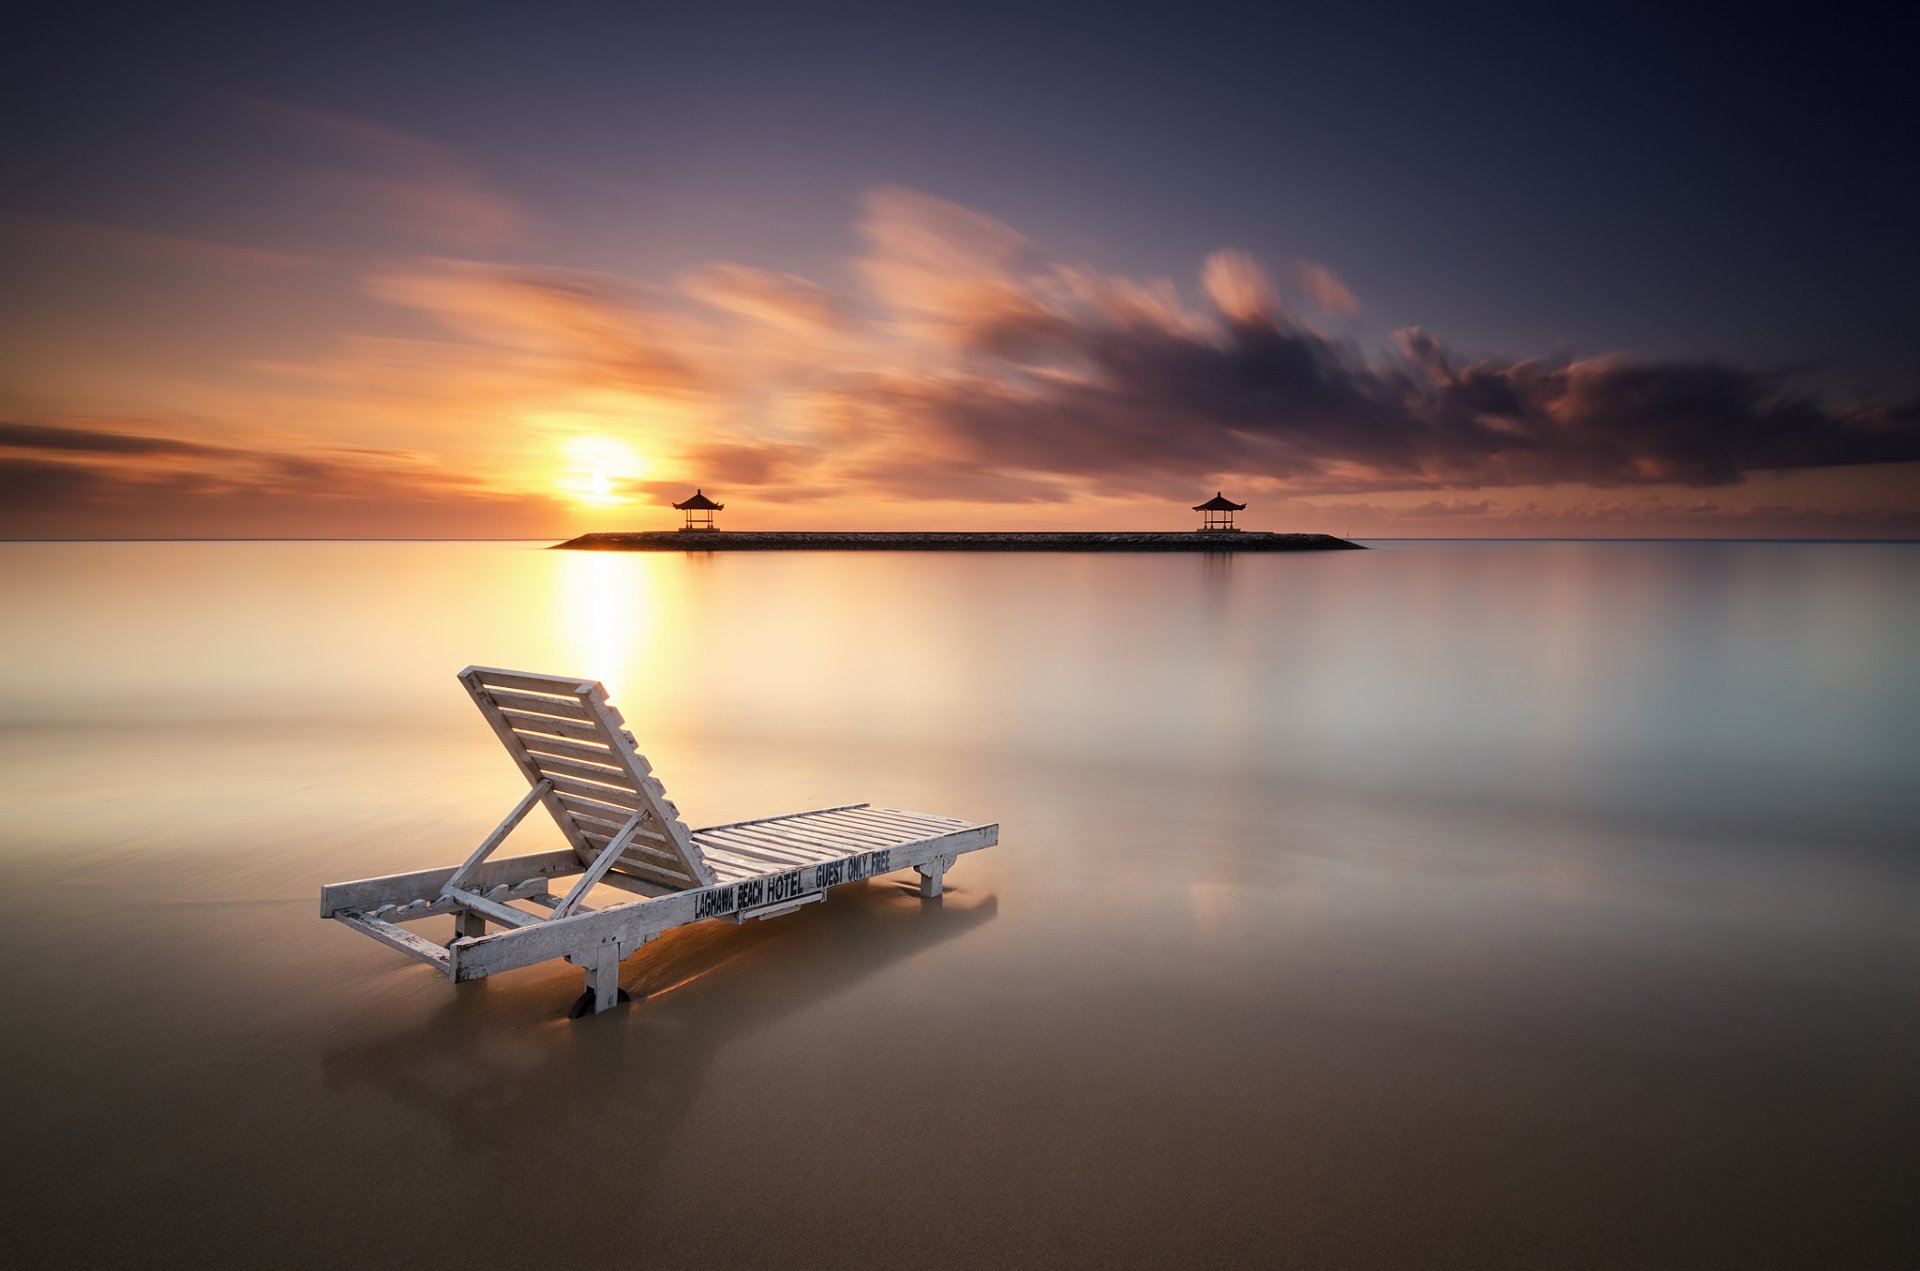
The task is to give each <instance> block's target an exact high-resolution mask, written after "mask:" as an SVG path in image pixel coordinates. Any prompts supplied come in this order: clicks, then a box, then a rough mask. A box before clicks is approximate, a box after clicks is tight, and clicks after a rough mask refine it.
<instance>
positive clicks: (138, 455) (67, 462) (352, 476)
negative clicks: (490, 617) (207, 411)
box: [0, 424, 559, 538]
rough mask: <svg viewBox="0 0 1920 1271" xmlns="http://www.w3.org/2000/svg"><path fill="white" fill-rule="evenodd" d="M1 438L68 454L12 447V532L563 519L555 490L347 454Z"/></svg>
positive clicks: (500, 525) (18, 433) (271, 530)
mask: <svg viewBox="0 0 1920 1271" xmlns="http://www.w3.org/2000/svg"><path fill="white" fill-rule="evenodd" d="M136 443H137V444H136ZM0 447H10V448H13V449H16V450H21V449H24V450H39V451H50V452H56V453H57V454H58V456H59V457H49V456H47V455H21V454H5V453H0V538H13V537H63V538H117V537H148V536H152V535H181V536H199V535H213V536H218V535H227V534H234V533H243V534H248V535H255V534H264V535H291V536H296V537H297V536H308V535H319V536H330V535H336V534H342V533H346V534H356V535H382V534H391V535H400V536H406V535H447V534H462V535H474V536H489V535H516V534H524V535H544V534H546V533H550V532H551V531H552V528H553V526H554V525H555V524H556V522H557V521H558V520H559V516H558V512H557V509H556V508H555V507H554V505H553V504H552V503H551V502H550V501H548V500H545V499H540V498H533V497H526V496H511V495H505V494H501V493H499V492H496V491H492V490H489V489H487V488H485V487H484V486H481V485H480V484H479V483H477V482H474V481H471V480H469V479H467V478H464V477H461V476H458V475H453V474H447V473H442V472H439V471H435V470H432V469H427V468H423V467H420V466H418V465H397V464H393V463H380V462H367V461H362V460H355V459H351V458H341V457H338V455H337V453H336V454H332V455H329V454H293V453H279V452H272V451H247V450H238V449H230V448H222V447H214V446H203V445H200V444H199V443H196V442H190V441H185V440H182V439H179V438H170V437H134V436H131V435H129V434H120V433H110V432H98V431H87V430H79V429H67V428H56V427H42V426H39V425H24V424H5V425H0ZM157 459H165V460H170V461H172V462H167V463H156V462H155V461H156V460H157Z"/></svg>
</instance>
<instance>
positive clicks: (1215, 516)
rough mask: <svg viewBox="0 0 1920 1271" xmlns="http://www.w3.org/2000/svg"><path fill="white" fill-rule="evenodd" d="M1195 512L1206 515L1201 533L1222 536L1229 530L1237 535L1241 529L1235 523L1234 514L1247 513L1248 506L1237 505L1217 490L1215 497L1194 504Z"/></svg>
mask: <svg viewBox="0 0 1920 1271" xmlns="http://www.w3.org/2000/svg"><path fill="white" fill-rule="evenodd" d="M1193 510H1194V511H1196V512H1204V513H1206V520H1205V521H1204V522H1203V523H1202V524H1201V526H1200V531H1199V532H1200V533H1202V534H1221V533H1225V532H1227V531H1229V530H1232V531H1234V532H1236V533H1237V532H1238V528H1239V527H1237V526H1236V525H1234V523H1233V514H1234V513H1235V512H1244V511H1246V510H1247V505H1246V504H1244V503H1235V502H1234V501H1233V500H1232V499H1229V498H1228V497H1227V496H1226V495H1224V494H1221V493H1220V492H1219V491H1217V490H1216V491H1214V495H1213V497H1212V498H1211V499H1208V500H1207V501H1206V502H1205V503H1196V504H1194V505H1193Z"/></svg>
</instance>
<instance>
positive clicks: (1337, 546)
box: [554, 530, 1361, 552]
mask: <svg viewBox="0 0 1920 1271" xmlns="http://www.w3.org/2000/svg"><path fill="white" fill-rule="evenodd" d="M554 547H555V548H556V549H565V550H572V551H586V552H1325V551H1344V550H1346V549H1349V548H1351V549H1354V550H1356V551H1357V550H1361V548H1360V544H1358V543H1350V542H1348V541H1347V540H1346V539H1344V538H1335V537H1334V536H1333V535H1331V534H1269V533H1266V532H1265V531H1260V530H1237V531H1234V532H1232V533H1225V534H1203V533H1199V532H1197V531H1194V530H1186V531H1173V532H1160V531H1141V532H1120V533H1108V534H1054V533H1031V534H1026V533H971V532H966V531H961V532H957V533H943V532H933V531H925V532H923V531H917V530H915V531H887V532H877V533H864V532H852V531H848V532H834V531H824V532H822V531H812V530H805V531H780V532H773V531H759V530H692V531H689V530H643V531H636V532H633V533H625V534H623V533H604V534H582V535H581V536H580V537H578V538H570V539H568V540H567V541H566V542H564V543H556V544H554Z"/></svg>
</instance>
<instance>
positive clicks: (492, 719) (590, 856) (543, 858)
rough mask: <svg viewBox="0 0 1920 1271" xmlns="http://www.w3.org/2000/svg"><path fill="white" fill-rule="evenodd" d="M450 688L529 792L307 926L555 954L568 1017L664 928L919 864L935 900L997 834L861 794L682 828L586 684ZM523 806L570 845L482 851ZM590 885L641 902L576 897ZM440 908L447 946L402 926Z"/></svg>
mask: <svg viewBox="0 0 1920 1271" xmlns="http://www.w3.org/2000/svg"><path fill="white" fill-rule="evenodd" d="M460 680H461V683H463V684H464V685H465V686H466V689H467V692H468V693H469V694H471V695H472V697H473V700H474V703H475V704H476V705H477V706H478V707H479V708H480V712H481V714H482V715H484V716H485V717H486V720H487V722H488V723H489V724H490V725H491V726H492V727H493V730H494V732H495V734H496V735H498V736H499V738H500V741H501V743H502V744H503V745H504V746H506V748H507V752H508V753H509V754H510V755H511V756H512V757H513V760H514V763H515V764H516V765H517V766H518V767H519V769H520V771H521V774H522V775H523V776H524V777H525V778H526V780H527V783H528V786H529V787H530V788H529V789H528V791H527V793H526V794H525V796H523V797H522V798H521V800H520V802H519V803H518V804H517V805H515V807H514V809H513V810H512V811H511V812H509V813H508V814H507V817H506V819H505V820H503V821H502V822H501V823H500V824H499V826H498V827H496V828H495V829H494V831H493V833H491V834H489V835H488V836H487V837H486V838H485V839H484V840H482V842H481V843H480V845H479V846H478V847H477V848H475V849H474V851H473V853H472V854H471V855H470V856H468V858H467V859H466V861H464V862H463V863H462V864H460V865H457V866H450V867H447V868H442V869H432V870H422V871H418V872H415V873H409V874H393V875H388V876H386V877H383V878H369V879H362V880H360V881H357V882H349V883H331V884H328V885H327V886H325V887H323V888H321V892H320V916H321V917H322V918H331V919H333V920H335V921H337V922H339V923H342V924H343V925H345V926H349V927H352V928H354V929H355V930H356V931H360V932H363V933H365V934H367V935H369V936H372V937H373V938H374V939H376V940H380V941H382V942H383V943H385V944H388V945H391V946H392V947H393V948H395V949H398V950H399V951H400V952H402V953H405V954H407V955H408V956H410V957H413V958H416V959H418V960H419V961H421V962H425V963H426V964H427V965H429V966H432V967H434V968H435V969H436V970H439V971H440V972H442V973H443V974H445V975H446V976H447V978H448V979H450V980H453V981H455V982H459V981H464V980H475V979H479V978H481V977H483V976H487V975H491V974H493V973H494V972H497V971H509V970H513V969H514V968H517V967H524V966H531V965H534V964H535V963H539V962H544V961H547V960H549V959H553V958H564V959H565V960H566V961H568V962H570V963H572V964H573V965H575V966H578V967H581V968H582V969H584V970H585V972H586V980H587V986H586V992H584V993H583V994H581V996H580V999H579V1001H577V1002H576V1003H575V1004H574V1009H573V1012H572V1013H573V1014H575V1015H581V1014H586V1013H588V1012H599V1011H604V1010H607V1009H608V1008H610V1007H612V1006H614V1005H615V1004H616V1003H618V1002H620V1001H623V1000H625V999H626V996H627V995H626V993H625V992H624V991H623V990H622V989H621V988H620V986H619V972H620V962H621V959H623V958H625V957H626V956H627V955H628V954H630V953H632V952H634V951H635V950H637V949H638V948H639V947H640V946H641V945H643V944H645V943H646V942H648V941H650V940H653V939H655V938H657V937H658V936H659V935H660V934H661V933H662V932H663V931H667V930H670V929H671V928H674V927H679V926H683V925H685V924H687V923H691V922H701V921H705V920H707V919H726V920H727V921H730V922H736V923H739V922H746V921H748V920H750V919H764V918H774V917H778V916H780V915H782V914H788V913H792V912H793V911H794V910H796V909H798V908H800V907H801V906H802V905H808V904H813V903H816V902H818V901H821V900H824V899H825V898H826V894H827V892H828V891H830V890H831V889H833V888H835V887H840V886H844V885H846V884H848V883H853V882H858V881H860V880H862V879H866V878H872V877H876V876H878V875H881V874H887V873H892V872H894V871H897V870H906V869H912V870H915V871H916V872H918V874H919V875H920V894H921V895H922V896H923V897H927V898H933V897H937V896H939V895H940V890H941V885H942V879H943V877H944V876H945V874H946V872H947V870H949V869H951V868H953V865H954V862H955V860H956V859H957V858H958V857H959V856H960V855H961V854H962V853H965V852H972V851H977V850H979V849H980V848H983V847H991V846H993V845H994V844H995V843H997V842H999V839H1000V827H999V826H998V825H993V824H986V825H980V824H974V823H971V822H968V821H961V820H956V819H954V818H952V817H941V816H931V815H928V814H926V813H922V812H902V811H897V810H895V809H891V808H876V807H873V806H871V805H869V804H865V803H855V804H847V805H845V806H842V807H834V808H823V809H820V810H817V811H813V812H796V813H791V814H789V815H785V816H776V817H765V818H762V819H759V820H755V821H736V822H731V823H728V824H724V825H715V826H710V827H708V828H706V829H702V830H689V829H688V828H687V826H686V825H685V824H684V823H683V822H682V821H681V820H680V814H679V811H678V809H676V808H675V807H674V805H673V804H672V802H670V801H669V800H668V799H667V797H666V792H665V790H664V789H663V788H662V786H661V784H660V782H659V781H658V780H657V779H656V778H655V777H654V776H653V775H652V765H650V764H649V763H648V762H647V760H646V757H645V756H643V755H641V754H640V753H639V751H638V750H637V749H636V747H635V742H634V738H633V734H632V733H630V732H628V731H626V729H625V727H624V721H623V720H622V719H621V717H620V713H619V712H618V711H617V710H615V709H614V708H613V706H612V704H611V703H609V702H608V700H607V692H606V689H605V688H604V687H602V686H601V685H600V684H598V683H596V682H594V681H592V680H581V679H576V678H571V677H567V676H555V675H535V674H529V673H526V672H521V671H501V670H494V669H491V668H487V667H468V668H467V669H466V670H464V671H462V672H460ZM536 803H537V804H541V805H543V806H545V808H546V809H547V811H548V812H549V813H550V814H551V815H552V816H553V819H554V821H555V822H556V823H557V824H558V825H559V827H560V832H561V834H563V835H564V836H565V837H566V840H567V843H568V846H567V847H566V848H565V849H562V850H559V851H552V852H539V853H534V854H532V855H527V856H508V857H499V858H496V857H495V856H494V852H495V851H496V850H497V849H498V848H499V847H500V845H501V844H502V843H504V842H505V841H506V839H507V836H508V835H509V834H511V833H512V832H513V829H514V827H515V826H517V825H519V824H520V822H521V821H522V820H523V819H524V818H525V817H526V816H527V814H528V813H529V812H531V811H532V810H533V807H534V805H535V804H536ZM563 878H565V879H572V880H573V881H572V884H571V886H570V887H569V888H568V890H567V891H566V893H565V894H564V895H555V894H554V893H553V892H552V891H551V890H550V888H549V884H551V883H552V882H553V881H554V880H555V879H563ZM600 885H606V886H610V887H615V888H619V889H621V890H624V891H628V892H633V893H636V894H638V895H639V896H641V897H643V899H642V900H639V901H635V902H629V903H626V904H619V905H610V906H606V907H604V908H597V909H596V908H591V907H589V906H587V905H585V904H583V903H582V902H583V900H584V899H585V897H586V896H587V894H588V893H589V892H591V891H592V890H593V889H594V888H595V887H596V886H600ZM515 902H520V903H518V904H516V903H515ZM523 905H533V906H537V907H538V908H539V909H540V910H544V912H536V911H535V910H533V909H528V908H524V907H522V906H523ZM440 914H451V915H453V918H454V932H455V936H454V939H453V941H452V943H450V944H448V945H446V946H445V947H442V946H441V945H438V944H435V943H434V942H433V941H431V940H428V939H426V938H425V937H424V936H421V935H419V934H417V933H415V932H413V931H409V930H408V929H407V928H406V927H405V926H403V925H402V924H404V923H407V922H411V921H414V920H416V919H420V918H427V917H432V916H435V915H440ZM490 928H497V930H490Z"/></svg>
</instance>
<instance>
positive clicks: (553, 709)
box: [487, 689, 593, 723]
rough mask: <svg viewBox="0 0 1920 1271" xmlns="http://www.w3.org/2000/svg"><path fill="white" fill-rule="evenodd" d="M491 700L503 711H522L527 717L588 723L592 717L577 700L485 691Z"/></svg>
mask: <svg viewBox="0 0 1920 1271" xmlns="http://www.w3.org/2000/svg"><path fill="white" fill-rule="evenodd" d="M487 695H488V696H489V697H491V698H493V704H494V705H495V706H498V707H499V708H500V709H501V710H503V711H524V712H525V713H527V714H529V715H552V716H556V717H558V718H560V719H577V720H579V721H580V722H582V723H590V722H592V720H593V715H592V713H591V712H589V711H588V710H587V708H586V707H584V706H582V705H581V704H580V702H579V700H578V699H577V698H569V699H561V698H558V697H531V696H529V695H527V694H525V693H495V692H494V691H493V690H491V689H489V690H487Z"/></svg>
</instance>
